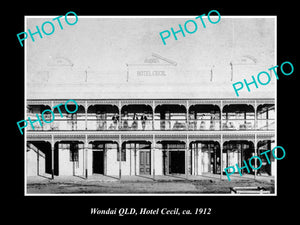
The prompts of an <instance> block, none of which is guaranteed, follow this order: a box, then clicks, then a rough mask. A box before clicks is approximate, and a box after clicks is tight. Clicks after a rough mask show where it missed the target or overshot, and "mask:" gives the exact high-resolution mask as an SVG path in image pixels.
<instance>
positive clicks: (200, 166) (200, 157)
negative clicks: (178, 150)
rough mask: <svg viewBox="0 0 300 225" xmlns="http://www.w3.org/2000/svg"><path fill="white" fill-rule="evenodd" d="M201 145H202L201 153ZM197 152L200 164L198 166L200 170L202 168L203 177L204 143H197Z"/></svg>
mask: <svg viewBox="0 0 300 225" xmlns="http://www.w3.org/2000/svg"><path fill="white" fill-rule="evenodd" d="M199 144H200V151H199ZM197 152H198V157H199V158H198V162H199V161H200V163H199V164H198V165H197V167H198V170H199V168H200V175H202V143H197Z"/></svg>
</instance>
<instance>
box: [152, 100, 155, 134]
mask: <svg viewBox="0 0 300 225" xmlns="http://www.w3.org/2000/svg"><path fill="white" fill-rule="evenodd" d="M154 115H155V101H154V100H153V101H152V130H155V127H154V121H155V120H154Z"/></svg>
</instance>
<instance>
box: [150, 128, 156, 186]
mask: <svg viewBox="0 0 300 225" xmlns="http://www.w3.org/2000/svg"><path fill="white" fill-rule="evenodd" d="M155 147H156V142H155V135H154V134H153V137H152V151H153V152H152V160H151V161H152V164H153V168H152V176H153V180H155Z"/></svg>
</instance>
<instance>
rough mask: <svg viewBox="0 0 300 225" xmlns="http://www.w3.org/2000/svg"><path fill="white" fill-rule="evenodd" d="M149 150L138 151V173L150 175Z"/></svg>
mask: <svg viewBox="0 0 300 225" xmlns="http://www.w3.org/2000/svg"><path fill="white" fill-rule="evenodd" d="M150 158H151V156H150V151H140V174H141V175H150V173H151V159H150Z"/></svg>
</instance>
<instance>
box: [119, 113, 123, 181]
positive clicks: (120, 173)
mask: <svg viewBox="0 0 300 225" xmlns="http://www.w3.org/2000/svg"><path fill="white" fill-rule="evenodd" d="M120 112H121V109H120ZM121 164H122V140H121V135H119V180H121V176H122V166H121Z"/></svg>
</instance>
